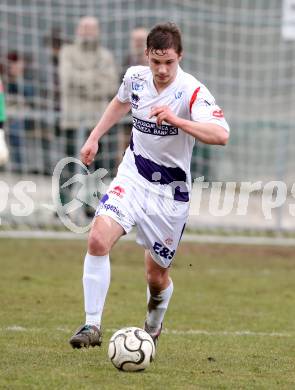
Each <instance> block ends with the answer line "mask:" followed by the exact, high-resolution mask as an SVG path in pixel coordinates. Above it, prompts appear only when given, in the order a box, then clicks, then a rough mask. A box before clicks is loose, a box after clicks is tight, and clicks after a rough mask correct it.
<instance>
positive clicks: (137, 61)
mask: <svg viewBox="0 0 295 390" xmlns="http://www.w3.org/2000/svg"><path fill="white" fill-rule="evenodd" d="M147 35H148V31H147V30H146V29H145V28H143V27H136V28H135V29H134V30H132V31H131V33H130V41H129V53H128V55H127V57H126V58H125V60H124V62H123V68H124V73H125V71H126V70H127V68H129V67H130V66H133V65H144V66H147V65H148V61H147V56H146V54H145V49H146V38H147Z"/></svg>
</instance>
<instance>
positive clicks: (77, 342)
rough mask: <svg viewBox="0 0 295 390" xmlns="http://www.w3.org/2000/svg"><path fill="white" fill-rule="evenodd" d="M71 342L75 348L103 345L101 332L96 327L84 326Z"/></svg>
mask: <svg viewBox="0 0 295 390" xmlns="http://www.w3.org/2000/svg"><path fill="white" fill-rule="evenodd" d="M69 342H70V344H71V346H72V347H73V348H83V347H85V348H88V347H90V346H91V347H95V346H96V345H98V346H100V345H101V343H102V334H101V330H100V329H99V328H97V327H96V326H94V325H82V326H81V327H80V328H79V329H78V330H77V331H76V333H75V334H73V336H72V337H71V338H70V341H69Z"/></svg>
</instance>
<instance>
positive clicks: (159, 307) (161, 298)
mask: <svg viewBox="0 0 295 390" xmlns="http://www.w3.org/2000/svg"><path fill="white" fill-rule="evenodd" d="M172 293H173V282H172V279H170V284H169V286H168V287H167V288H166V289H165V290H163V291H161V292H160V293H159V294H157V295H155V296H151V293H150V289H149V287H147V302H148V312H147V317H146V322H147V325H148V326H149V327H150V328H154V329H159V328H160V326H161V324H162V322H163V319H164V316H165V313H166V310H167V308H168V305H169V301H170V298H171V296H172Z"/></svg>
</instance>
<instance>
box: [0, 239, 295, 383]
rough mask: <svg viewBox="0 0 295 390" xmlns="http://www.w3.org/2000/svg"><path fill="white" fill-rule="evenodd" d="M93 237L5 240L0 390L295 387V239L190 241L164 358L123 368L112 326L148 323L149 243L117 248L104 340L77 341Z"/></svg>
mask: <svg viewBox="0 0 295 390" xmlns="http://www.w3.org/2000/svg"><path fill="white" fill-rule="evenodd" d="M85 245H86V244H85V243H83V242H79V241H77V242H76V241H74V242H72V241H54V240H44V241H42V240H18V241H16V240H7V239H6V240H0V270H1V283H0V300H1V311H0V351H1V353H0V388H1V389H38V390H39V389H50V390H52V389H71V390H72V389H73V390H74V389H79V390H82V389H107V390H109V389H111V390H112V389H138V388H141V389H293V388H295V371H294V366H295V341H294V336H295V331H294V329H295V288H294V284H295V283H294V280H295V258H294V255H293V252H294V250H293V248H277V247H275V248H272V247H257V246H255V247H247V246H225V245H224V246H223V245H210V246H208V245H194V244H182V245H181V247H180V249H179V251H178V254H177V257H176V259H175V262H174V265H173V267H172V269H171V275H172V277H173V280H174V295H173V298H172V301H171V305H170V307H169V311H168V312H167V315H166V318H165V328H166V333H165V332H164V333H163V335H162V336H161V339H160V343H159V347H158V351H157V357H156V361H155V362H154V363H153V364H152V365H151V366H150V368H149V369H147V370H146V371H144V372H141V373H123V372H119V371H117V370H116V369H115V368H114V367H113V366H112V365H111V363H110V362H109V361H108V358H107V344H108V339H109V337H110V336H111V334H112V331H113V330H116V329H119V328H121V327H124V326H142V324H143V320H144V316H145V300H146V299H145V289H146V287H145V281H144V270H143V256H142V248H140V247H138V246H136V245H135V244H132V243H127V242H121V243H119V244H117V246H116V247H115V248H114V250H113V251H112V256H111V257H112V283H111V287H110V290H109V294H108V299H107V302H106V306H105V311H104V322H103V326H104V328H105V332H104V343H103V347H102V348H101V349H98V348H94V349H92V348H91V349H89V350H72V349H71V348H70V346H69V345H68V339H69V337H70V336H71V334H72V332H73V331H74V330H75V328H77V327H78V326H79V325H80V324H81V323H82V322H83V319H84V315H83V297H82V286H81V276H82V263H83V262H82V257H83V255H84V252H85ZM198 331H200V332H198ZM246 331H248V332H251V333H248V334H247V333H246ZM239 332H241V333H239Z"/></svg>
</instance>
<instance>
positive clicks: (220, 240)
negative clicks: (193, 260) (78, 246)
mask: <svg viewBox="0 0 295 390" xmlns="http://www.w3.org/2000/svg"><path fill="white" fill-rule="evenodd" d="M0 238H15V239H20V238H22V239H54V240H86V239H87V235H86V234H76V233H72V232H64V231H42V230H25V231H22V230H3V231H0ZM122 239H123V240H125V241H135V239H136V235H135V234H129V235H127V236H124V237H122ZM181 241H182V242H192V243H193V242H196V243H212V244H237V245H272V246H295V238H287V237H264V236H261V237H260V236H258V237H251V236H235V235H231V236H222V235H220V236H218V235H203V234H188V233H187V234H184V235H183V237H182V239H181Z"/></svg>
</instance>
